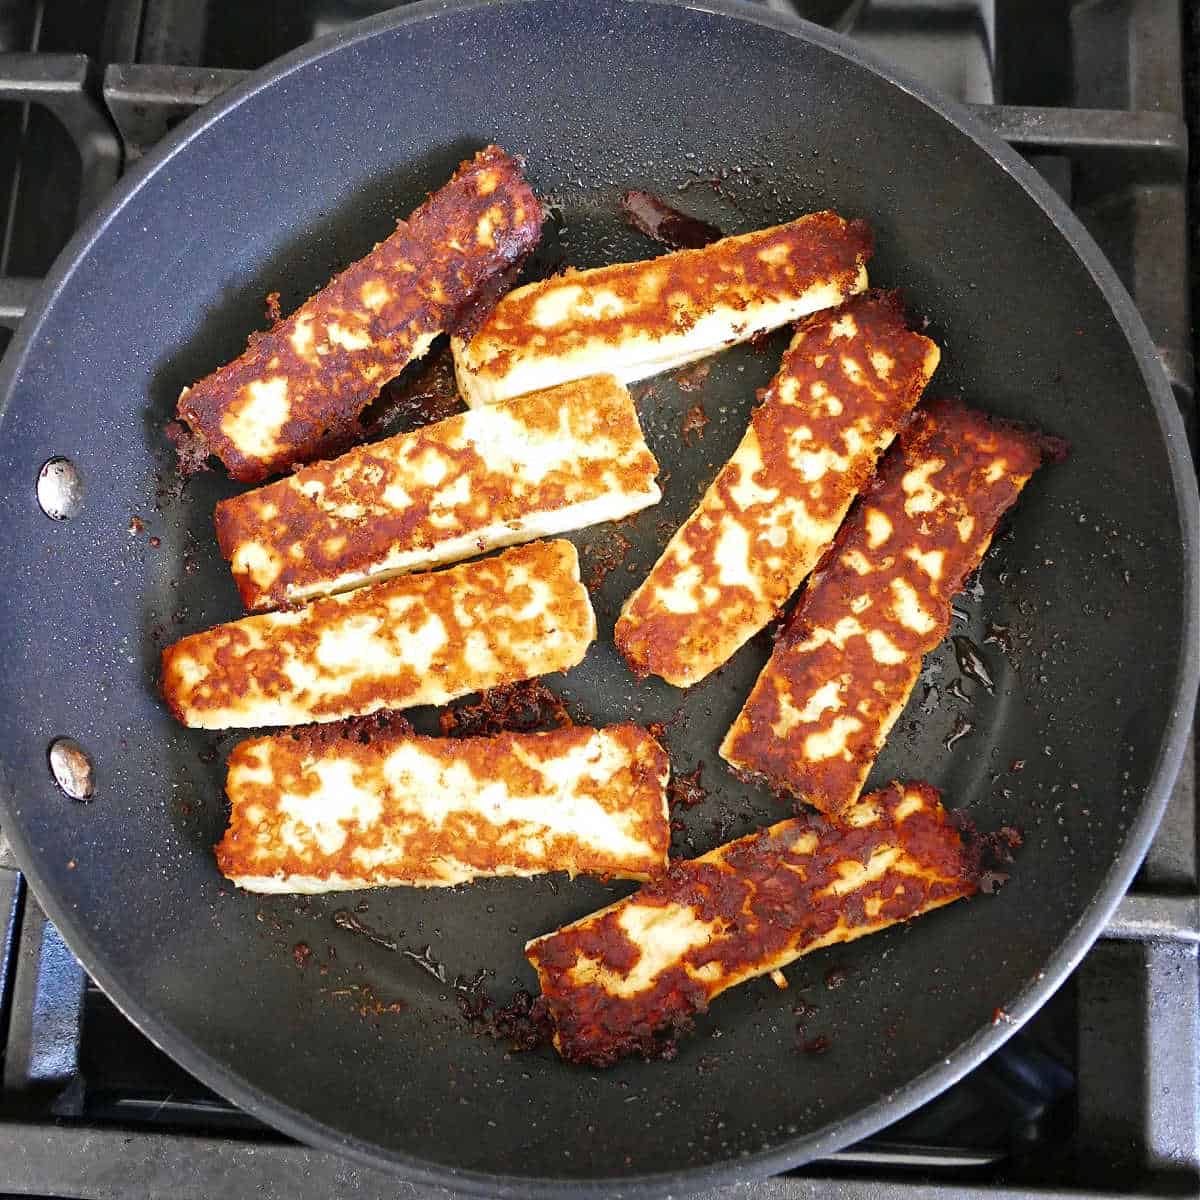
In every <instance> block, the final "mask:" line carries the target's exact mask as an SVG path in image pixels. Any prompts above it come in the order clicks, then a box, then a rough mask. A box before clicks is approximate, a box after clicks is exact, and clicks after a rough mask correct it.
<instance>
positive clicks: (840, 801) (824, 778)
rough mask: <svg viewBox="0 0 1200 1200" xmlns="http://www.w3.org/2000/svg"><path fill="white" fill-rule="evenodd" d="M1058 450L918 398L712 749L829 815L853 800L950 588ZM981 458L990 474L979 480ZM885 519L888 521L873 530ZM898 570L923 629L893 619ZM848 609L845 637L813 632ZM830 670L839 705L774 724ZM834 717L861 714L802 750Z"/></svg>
mask: <svg viewBox="0 0 1200 1200" xmlns="http://www.w3.org/2000/svg"><path fill="white" fill-rule="evenodd" d="M1060 448H1061V447H1060V446H1056V445H1052V444H1051V443H1050V442H1049V441H1048V440H1047V439H1046V438H1045V437H1043V436H1042V435H1039V434H1037V433H1033V432H1031V431H1028V430H1024V429H1020V428H1018V427H1016V426H1013V425H1010V424H1007V423H1004V422H999V421H995V420H991V419H989V418H988V417H987V416H986V415H985V414H983V413H981V412H978V411H975V410H973V409H970V408H967V407H966V406H964V405H962V404H959V403H957V402H952V401H934V402H931V403H929V404H926V405H924V406H922V408H921V409H919V410H918V412H917V414H916V416H915V417H914V419H913V422H912V424H911V425H910V426H909V427H908V429H907V430H905V432H904V433H902V434H901V437H900V439H899V441H898V443H897V444H896V445H895V446H893V447H892V450H891V452H890V453H889V454H888V455H887V457H886V458H885V459H884V461H883V463H882V464H881V466H880V469H879V473H878V475H877V476H876V478H875V479H874V480H873V481H872V483H871V485H870V487H869V488H868V489H867V490H866V491H865V492H864V495H863V497H862V499H861V501H860V503H859V505H858V507H857V508H856V509H855V511H854V513H853V514H852V515H851V517H850V518H849V519H848V520H847V521H846V523H845V525H843V527H842V529H841V531H840V532H839V534H838V538H837V540H836V541H835V543H834V544H833V545H832V546H831V547H830V549H829V552H828V554H827V555H826V556H825V558H824V560H823V561H822V564H821V566H820V567H819V568H818V569H817V571H816V572H814V574H813V576H812V579H811V580H810V582H809V585H808V588H807V590H806V591H805V593H804V595H803V597H802V598H801V600H800V603H799V604H798V606H797V608H796V610H795V612H794V613H793V615H792V617H791V619H790V621H789V624H788V626H787V628H786V629H785V630H784V632H783V634H782V636H781V637H780V638H779V640H778V642H777V643H776V646H775V650H774V653H773V654H772V656H771V659H770V661H769V662H768V663H767V666H766V667H765V668H764V670H763V672H762V674H761V675H760V676H759V678H758V681H757V682H756V684H755V686H754V689H753V690H752V692H751V693H750V697H749V699H748V700H747V701H746V704H745V707H744V708H743V709H742V712H741V714H740V715H739V716H738V718H737V720H736V721H735V722H734V724H733V726H732V728H731V729H730V731H729V733H728V735H727V737H726V739H725V742H724V744H723V745H722V747H721V754H722V757H724V758H725V759H726V760H727V761H728V762H729V763H731V764H732V765H733V766H734V767H735V768H736V769H737V770H738V771H739V772H742V773H744V774H746V775H748V776H750V777H753V778H756V779H760V780H765V781H766V782H768V783H769V784H770V785H771V786H773V787H778V788H782V789H784V790H786V791H788V792H790V793H791V794H792V795H794V796H795V797H797V798H798V799H799V800H802V801H804V802H805V803H807V804H811V805H813V806H815V807H816V808H819V809H821V810H822V811H824V812H827V813H832V814H836V813H838V812H840V811H842V810H843V809H844V808H845V807H846V806H847V805H849V804H851V803H853V801H854V799H855V797H856V796H857V795H858V793H859V790H860V789H861V787H862V785H863V782H864V781H865V779H866V777H867V774H868V773H869V771H870V769H871V765H872V763H873V762H874V761H875V756H876V754H877V753H878V752H879V750H880V748H881V747H882V745H883V743H884V740H885V739H886V737H887V734H888V732H889V730H890V728H891V725H892V722H893V720H894V719H895V716H896V714H897V713H898V712H899V710H900V708H901V707H902V706H903V704H904V702H905V701H906V700H907V697H908V695H909V693H910V691H911V690H912V687H913V685H914V684H915V683H916V680H917V677H918V675H919V673H920V670H921V659H922V656H923V655H925V654H926V653H927V652H928V651H930V650H932V649H933V648H934V647H935V646H936V645H937V644H938V643H939V642H940V641H941V640H942V638H943V637H945V635H946V632H947V630H948V629H949V626H950V619H951V613H950V601H951V599H952V597H953V596H954V595H955V594H956V593H957V592H959V591H960V590H961V589H962V586H963V583H964V581H965V579H966V577H967V576H968V575H969V574H970V572H971V571H973V570H974V569H975V568H976V567H977V566H978V565H979V563H980V561H981V560H982V558H983V556H984V554H985V553H986V551H987V548H988V546H989V545H990V543H991V540H992V535H993V533H994V531H995V528H996V524H997V522H998V521H999V520H1000V518H1001V516H1002V515H1003V514H1004V512H1005V511H1006V510H1007V509H1008V508H1009V507H1010V505H1012V504H1013V503H1014V502H1015V501H1016V499H1017V497H1018V495H1019V494H1020V492H1021V489H1022V488H1023V487H1024V485H1025V483H1026V481H1027V480H1028V479H1029V477H1030V475H1032V474H1033V472H1034V471H1035V470H1036V469H1037V467H1038V465H1039V464H1040V463H1041V462H1042V461H1043V458H1044V457H1045V456H1046V454H1047V452H1048V451H1049V452H1051V453H1057V452H1058V451H1059V450H1060ZM989 469H991V471H992V473H993V474H994V475H995V478H993V479H989V478H988V473H989ZM911 472H917V473H918V474H917V475H911V474H910V473H911ZM922 478H924V479H926V480H927V481H928V484H929V485H930V486H931V487H932V489H933V492H932V493H929V494H928V495H929V496H930V500H929V503H930V504H931V505H932V507H926V505H925V504H924V503H920V502H917V503H913V500H914V498H915V496H916V495H917V493H918V491H919V490H920V489H919V488H918V487H917V485H918V483H919V482H920V480H921V479H922ZM906 479H908V480H909V488H910V490H909V491H906V488H905V481H906ZM939 497H940V499H939ZM968 522H969V524H968ZM885 523H886V525H885ZM872 526H874V528H875V530H876V534H875V537H874V539H873V537H872ZM886 526H890V533H888V534H887V536H886V539H885V540H882V541H881V540H880V537H881V535H882V531H883V529H884V528H885V527H886ZM964 533H965V535H966V536H963V535H964ZM914 552H915V554H918V555H933V556H935V557H934V559H932V560H926V561H930V562H932V563H933V564H934V565H936V567H937V568H938V569H940V576H939V577H938V578H936V579H935V578H934V577H933V576H932V575H931V574H930V573H929V571H928V570H927V569H926V568H925V567H923V566H922V565H921V563H920V562H919V561H918V559H917V558H916V557H914V556H913V554H914ZM937 556H940V558H938V557H937ZM864 567H865V568H866V570H863V568H864ZM897 581H901V582H900V587H901V588H903V586H904V583H907V585H908V587H909V588H911V589H912V595H913V596H914V597H915V598H916V600H917V603H918V604H919V606H920V608H921V610H923V612H924V614H925V618H923V619H922V621H921V622H920V623H923V624H924V625H925V627H924V628H921V629H918V628H913V627H912V624H911V623H906V622H905V621H903V620H902V619H901V612H902V611H903V610H902V609H901V608H900V607H899V606H898V600H897V598H898V595H899V593H898V592H897V590H896V588H897ZM855 609H858V610H859V611H858V612H855V611H854V610H855ZM851 617H853V618H854V619H855V620H857V622H858V623H859V625H860V626H861V633H854V634H851V635H850V636H847V637H845V638H844V641H843V645H842V647H841V648H839V647H838V645H837V644H836V643H835V642H834V641H833V640H826V641H823V642H822V641H821V640H820V639H821V637H823V636H824V634H821V635H818V636H817V637H814V632H815V631H818V630H825V631H829V630H832V629H834V628H835V627H836V626H837V624H838V622H839V621H844V620H846V619H848V618H851ZM869 634H875V635H876V636H877V637H878V636H879V635H880V634H882V635H884V636H885V637H886V638H887V639H888V642H890V644H891V646H893V647H894V648H895V653H893V652H892V651H889V650H887V649H886V647H884V657H885V658H889V657H890V658H895V659H897V661H879V660H878V659H877V657H876V655H875V653H874V652H873V650H872V647H871V645H870V643H869V641H868V635H869ZM834 680H836V681H840V687H839V690H838V697H837V701H838V702H837V705H836V707H830V708H825V709H824V710H823V711H821V712H820V713H819V715H817V716H816V717H815V719H812V720H809V721H805V722H803V723H801V724H799V725H796V726H793V727H792V728H791V729H790V730H789V731H788V734H787V736H779V735H778V733H777V731H776V730H775V729H773V726H775V725H777V724H778V723H780V722H781V714H782V713H783V710H784V706H785V705H787V706H790V708H792V709H803V707H804V705H805V704H806V703H807V702H808V700H809V699H810V698H811V697H812V696H813V695H814V694H815V693H816V692H817V690H818V689H819V688H821V687H822V686H823V685H825V686H828V684H829V683H830V681H834ZM838 719H841V720H842V721H843V722H846V721H855V722H857V723H858V728H856V729H853V730H851V731H850V732H849V733H848V735H847V737H846V741H845V751H844V753H837V754H834V755H832V756H830V757H826V758H816V759H813V758H812V757H810V756H809V755H807V754H806V752H805V743H806V741H807V739H808V738H809V737H810V736H811V735H826V734H828V733H829V732H830V730H831V728H832V725H833V722H835V721H837V720H838Z"/></svg>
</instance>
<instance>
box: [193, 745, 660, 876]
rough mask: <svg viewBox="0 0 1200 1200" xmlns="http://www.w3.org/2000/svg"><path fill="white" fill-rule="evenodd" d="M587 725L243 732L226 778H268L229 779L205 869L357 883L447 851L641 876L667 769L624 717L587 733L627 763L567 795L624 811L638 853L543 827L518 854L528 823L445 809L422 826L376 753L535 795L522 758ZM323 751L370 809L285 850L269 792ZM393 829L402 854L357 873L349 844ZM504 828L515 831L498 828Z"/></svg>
mask: <svg viewBox="0 0 1200 1200" xmlns="http://www.w3.org/2000/svg"><path fill="white" fill-rule="evenodd" d="M597 732H598V731H597V730H595V729H589V728H586V727H583V726H572V727H570V728H565V729H555V730H550V731H548V732H541V733H510V732H504V733H500V734H497V735H496V736H494V737H465V738H453V739H448V740H447V739H441V738H430V737H418V736H416V735H414V734H412V733H410V732H408V731H407V730H405V729H403V728H400V729H398V730H393V729H383V730H381V731H378V732H375V733H374V734H372V735H371V736H370V738H369V740H367V741H366V742H363V741H360V740H358V739H341V740H338V739H336V738H332V739H331V738H330V737H329V735H328V734H327V733H325V732H324V731H318V732H315V733H314V732H312V731H310V730H296V731H294V732H292V733H286V734H279V735H275V736H272V737H263V738H252V739H249V740H247V741H244V742H241V743H239V744H238V745H237V746H235V747H234V749H233V751H232V753H231V754H230V756H229V769H230V778H231V780H232V778H233V772H234V771H235V770H238V769H244V770H248V771H251V772H254V771H256V770H257V771H262V770H263V769H264V768H265V769H266V770H267V771H269V774H270V782H255V781H246V780H242V781H240V783H239V784H238V786H237V787H236V788H234V787H233V786H232V784H231V786H230V800H231V802H232V809H231V813H230V820H229V827H228V829H227V830H226V831H225V835H224V837H223V838H222V839H221V841H220V842H219V843H218V844H217V846H216V847H215V853H216V858H217V866H218V868H219V869H220V871H221V873H222V874H223V875H226V876H228V877H230V878H234V879H237V878H246V877H252V876H264V875H265V876H275V877H296V876H304V877H307V878H313V879H332V878H334V877H337V876H341V877H342V878H343V879H358V880H361V881H362V883H363V884H364V885H368V884H396V883H406V882H409V883H418V884H421V883H429V882H430V881H435V880H437V878H438V863H439V862H440V861H442V860H444V859H447V858H449V859H453V860H455V861H456V862H460V863H464V864H466V865H467V866H469V867H470V868H471V869H472V871H473V873H474V874H475V875H476V876H485V875H498V874H518V873H520V874H529V873H537V872H542V871H552V870H563V871H568V872H569V873H570V874H572V875H576V874H599V875H612V876H620V877H622V878H629V879H647V878H650V877H652V876H654V875H656V874H658V873H660V872H661V871H662V870H663V869H664V868H665V866H666V863H667V848H668V845H669V843H670V828H669V826H668V823H667V815H666V802H665V799H664V794H665V791H664V790H665V787H666V781H667V777H668V775H669V772H670V765H669V762H668V759H667V754H666V751H664V750H663V748H662V747H661V746H660V745H659V744H658V743H657V742H656V741H655V740H654V738H652V737H651V736H650V735H649V734H648V733H647V732H646V731H645V730H644V729H641V728H640V727H638V726H636V725H632V724H622V725H613V726H609V727H607V728H605V729H603V730H601V731H599V732H600V733H602V734H603V735H604V736H605V737H606V738H607V739H610V740H612V741H613V742H615V743H617V744H618V745H619V747H620V748H621V749H622V750H623V751H624V752H625V754H626V755H627V756H628V762H627V763H626V764H625V765H624V766H623V767H622V769H621V770H619V771H617V772H616V773H614V774H612V775H611V776H609V777H608V778H606V779H603V780H596V781H591V780H589V781H585V782H584V783H582V784H580V785H579V786H578V787H577V789H576V791H577V794H579V795H581V796H585V797H587V798H589V799H591V800H594V801H595V802H596V803H597V804H598V805H599V806H600V807H601V808H603V809H604V810H605V811H607V812H610V813H615V814H622V815H625V816H627V817H628V818H629V826H628V834H629V836H630V837H632V838H636V839H637V840H638V841H639V843H642V844H643V845H644V847H645V850H644V853H642V854H641V855H638V856H628V855H625V856H621V855H616V854H613V853H608V854H606V853H604V852H603V851H602V849H600V848H598V847H594V846H591V845H589V844H587V843H586V842H585V841H582V840H580V839H578V838H576V837H574V836H571V835H570V834H568V833H560V834H554V833H549V834H545V835H543V836H542V842H543V846H544V848H543V849H542V850H541V851H539V852H538V853H536V854H534V853H530V852H529V851H528V849H527V848H526V847H525V845H524V843H523V839H522V838H521V837H520V836H519V835H520V834H521V833H522V831H529V830H530V826H529V825H528V824H521V823H517V822H509V823H507V824H503V825H501V824H497V825H492V824H490V823H489V822H486V821H483V820H481V819H478V818H475V819H472V817H471V816H470V815H469V814H468V813H466V812H463V811H450V812H449V813H447V814H446V817H445V819H444V820H443V821H442V822H441V823H439V824H434V823H432V822H425V821H422V820H421V819H420V818H419V817H414V813H413V811H412V810H411V809H408V808H405V807H404V806H403V805H402V804H401V803H400V802H399V799H398V798H397V796H396V795H395V793H394V791H393V790H392V789H391V788H389V785H388V783H387V780H386V777H385V772H384V762H385V760H386V759H387V757H388V755H389V754H391V753H392V752H393V751H394V750H395V749H396V748H397V747H399V746H401V745H402V744H404V743H410V744H412V745H414V746H417V747H420V748H421V750H423V751H424V752H426V753H428V754H430V755H434V756H444V757H445V758H447V759H449V760H453V761H454V763H455V764H456V765H461V767H462V768H463V769H464V770H466V771H468V772H469V773H470V774H471V775H472V776H473V777H474V778H475V779H477V780H479V781H480V782H481V783H483V784H490V783H493V782H500V783H503V784H505V785H506V786H507V788H508V789H509V793H510V794H513V795H538V794H539V793H544V792H545V785H544V781H543V779H542V777H541V776H540V775H539V773H538V772H537V771H536V770H535V769H534V767H533V766H531V765H530V764H531V763H537V762H538V761H545V762H550V761H552V760H554V759H556V758H559V757H561V756H562V755H564V754H566V753H568V752H569V751H571V750H573V749H575V748H577V747H580V746H584V745H586V744H587V743H588V742H589V740H590V739H592V738H593V737H594V736H595V735H596V734H597ZM330 754H332V755H333V756H335V757H336V758H337V760H338V761H339V762H341V763H349V764H351V769H352V770H353V772H354V776H355V781H356V786H358V787H360V788H363V789H365V790H368V791H370V792H372V793H373V794H375V795H377V796H378V797H379V799H380V802H381V805H382V811H381V815H380V817H379V819H378V820H377V821H375V822H373V823H372V825H371V827H370V828H367V829H364V828H362V827H361V826H347V827H346V831H347V837H346V841H345V843H344V844H343V845H342V846H341V847H340V848H339V849H338V850H337V851H335V852H333V853H323V852H321V851H320V850H319V849H318V848H317V847H316V846H315V844H314V845H310V846H309V848H308V850H307V851H306V852H305V853H303V854H301V853H297V851H296V850H295V849H294V848H292V847H290V846H288V845H287V844H286V841H285V840H284V839H283V838H282V837H281V836H280V826H281V825H282V824H283V821H284V817H283V815H282V814H281V813H280V811H279V801H280V797H281V796H282V795H292V796H305V795H311V794H313V793H314V792H316V791H317V790H318V789H319V787H320V780H319V778H318V776H317V775H316V773H315V772H314V771H313V770H312V764H313V762H314V761H320V760H321V759H322V758H323V757H324V756H326V755H330ZM554 804H555V799H554V797H552V796H549V795H548V796H547V798H546V811H545V813H544V818H543V819H544V820H545V822H546V825H547V826H548V827H550V828H551V829H552V828H553V824H554V818H555V814H554ZM251 813H253V817H251V815H250V814H251ZM396 827H399V828H405V827H407V828H408V829H410V830H411V832H410V833H408V834H407V835H406V838H405V847H404V855H403V858H402V859H400V860H398V861H392V862H388V863H386V864H382V865H380V866H378V867H377V868H376V869H375V870H374V871H373V872H370V873H368V874H366V875H364V873H363V869H362V867H361V865H360V864H359V863H358V862H356V861H355V859H354V852H355V851H356V850H357V851H362V850H377V849H379V848H380V846H381V845H382V844H383V839H384V834H385V831H386V830H387V829H388V828H396ZM513 834H516V835H518V836H516V837H513V836H506V835H513Z"/></svg>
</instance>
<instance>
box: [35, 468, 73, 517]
mask: <svg viewBox="0 0 1200 1200" xmlns="http://www.w3.org/2000/svg"><path fill="white" fill-rule="evenodd" d="M37 498H38V504H40V505H41V506H42V512H44V513H45V514H46V516H48V517H49V518H50V519H51V520H52V521H66V520H67V519H68V518H70V517H73V516H75V514H76V513H77V512H79V509H80V507H81V505H82V504H83V481H82V480H81V479H80V478H79V468H78V467H77V466H76V465H75V464H74V463H73V462H72V461H71V460H70V459H69V458H61V457H57V458H52V459H50V460H49V461H48V462H46V463H44V464H43V465H42V469H41V470H40V471H39V472H38V479H37Z"/></svg>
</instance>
